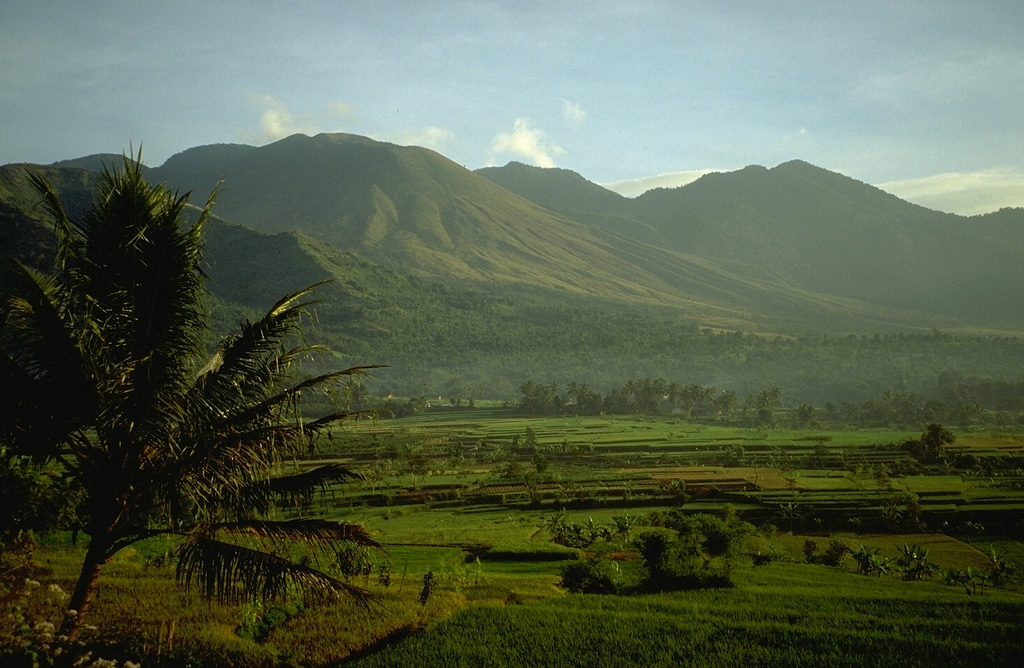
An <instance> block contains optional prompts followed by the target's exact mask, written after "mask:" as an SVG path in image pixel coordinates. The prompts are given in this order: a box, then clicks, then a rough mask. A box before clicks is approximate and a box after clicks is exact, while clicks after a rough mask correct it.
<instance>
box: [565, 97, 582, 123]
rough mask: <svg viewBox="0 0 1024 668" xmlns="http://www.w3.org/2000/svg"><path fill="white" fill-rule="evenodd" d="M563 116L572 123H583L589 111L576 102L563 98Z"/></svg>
mask: <svg viewBox="0 0 1024 668" xmlns="http://www.w3.org/2000/svg"><path fill="white" fill-rule="evenodd" d="M562 116H564V117H565V120H567V121H569V122H570V123H582V122H583V121H584V119H586V117H587V112H585V111H584V110H583V107H581V106H580V105H579V104H577V103H575V102H570V101H569V100H562Z"/></svg>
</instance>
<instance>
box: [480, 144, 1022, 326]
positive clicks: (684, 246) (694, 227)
mask: <svg viewBox="0 0 1024 668" xmlns="http://www.w3.org/2000/svg"><path fill="white" fill-rule="evenodd" d="M526 169H527V170H529V171H530V172H531V176H530V178H529V179H527V178H524V177H522V176H519V177H518V178H507V177H505V175H504V172H506V171H507V172H508V173H509V174H514V173H517V172H521V171H522V169H521V168H520V167H513V166H509V168H499V170H497V171H491V172H488V173H487V176H488V177H489V178H500V179H501V180H502V181H503V182H505V183H507V184H508V187H510V188H514V189H516V192H518V193H519V194H521V195H523V196H524V197H536V198H537V200H538V201H541V202H544V201H550V198H545V197H544V188H543V186H541V185H539V184H540V183H542V182H544V181H545V180H546V181H549V182H550V183H551V184H557V183H560V182H562V181H563V180H564V176H563V175H562V174H561V173H558V172H556V171H554V170H546V169H541V168H536V167H528V168H526ZM595 188H599V186H596V185H595ZM576 192H577V193H584V192H592V193H593V194H592V195H591V196H590V199H589V200H584V199H583V198H580V197H578V198H576V200H575V201H574V202H573V206H574V207H576V208H578V209H580V210H584V211H603V210H605V209H606V207H607V198H606V197H605V196H604V195H603V194H598V193H597V192H596V191H594V190H593V189H589V190H584V189H582V188H577V189H576ZM616 211H617V213H618V215H620V216H624V217H629V218H632V219H635V220H637V221H639V222H640V224H641V225H644V226H647V227H646V228H643V229H644V232H643V233H642V236H639V237H638V238H641V239H644V240H651V239H654V240H655V241H654V243H657V244H658V245H659V246H660V247H662V248H667V249H671V250H675V251H679V252H683V253H687V254H690V255H694V256H697V257H701V258H704V259H706V260H708V261H710V262H713V263H715V264H716V265H717V266H719V267H722V268H723V269H725V270H727V271H730V272H732V273H734V274H736V275H740V276H744V277H746V278H749V279H752V280H765V281H770V282H773V283H777V284H781V285H785V286H788V287H790V288H793V289H798V290H811V291H814V292H819V293H825V294H830V295H835V296H839V297H843V298H847V299H852V300H856V301H860V302H868V303H873V304H879V305H884V306H887V307H890V308H895V309H907V310H915V311H922V312H929V313H934V314H940V315H944V316H948V317H953V318H959V319H965V320H969V321H971V322H974V323H977V324H987V325H995V326H1011V327H1019V326H1021V325H1022V324H1024V290H1021V289H1019V288H1020V287H1024V263H1021V262H1020V258H1021V257H1024V244H1022V240H1024V210H1019V209H1017V210H1006V211H1003V212H999V213H997V214H990V215H988V216H979V217H972V218H966V217H962V216H955V215H952V214H946V213H941V212H937V211H932V210H929V209H925V208H923V207H920V206H917V205H914V204H910V203H908V202H905V201H903V200H900V199H899V198H897V197H895V196H894V195H891V194H889V193H886V192H884V191H882V190H880V189H878V188H875V187H873V186H870V185H867V184H864V183H861V182H858V181H856V180H854V179H851V178H849V177H846V176H843V175H841V174H837V173H834V172H830V171H828V170H825V169H821V168H819V167H815V166H813V165H810V164H808V163H806V162H802V161H799V160H795V161H791V162H787V163H783V164H781V165H778V166H776V167H774V168H771V169H767V168H765V167H760V166H751V167H747V168H744V169H742V170H739V171H736V172H728V173H713V174H708V175H705V176H703V177H701V178H700V179H698V180H697V181H695V182H693V183H690V184H687V185H685V186H681V187H678V188H672V189H664V188H662V189H655V190H651V191H648V192H646V193H644V194H643V195H641V196H639V197H637V198H636V199H635V200H630V201H629V204H628V206H625V207H621V206H620V207H619V208H618V209H617V210H616ZM620 229H622V230H623V231H625V229H626V228H620ZM651 230H653V233H654V236H653V237H652V234H651V232H650V231H651Z"/></svg>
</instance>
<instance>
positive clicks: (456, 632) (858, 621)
mask: <svg viewBox="0 0 1024 668" xmlns="http://www.w3.org/2000/svg"><path fill="white" fill-rule="evenodd" d="M738 580H739V585H738V586H737V587H736V588H734V589H730V590H715V591H696V592H677V593H671V594H660V595H653V596H637V597H617V596H608V597H601V596H586V595H573V596H559V597H553V598H550V599H547V600H544V601H541V602H539V603H536V604H533V605H525V606H513V605H505V606H485V607H477V608H472V609H468V610H463V611H461V612H458V613H456V614H455V615H453V616H452V617H451V618H449V619H447V620H445V621H443V622H440V623H438V624H437V625H435V626H432V627H430V628H428V629H426V630H425V631H423V632H420V633H418V634H415V635H413V636H412V637H411V638H410V639H408V640H406V641H404V642H401V643H398V644H396V645H394V646H392V647H389V648H387V649H386V650H384V651H382V652H380V653H378V654H376V655H374V656H371V657H366V658H364V659H362V660H359V661H357V662H355V663H354V664H353V665H356V666H360V667H368V666H398V665H410V666H411V665H416V666H424V667H428V666H445V667H451V666H508V667H513V666H553V667H559V666H566V667H568V666H630V667H635V666H702V667H703V666H741V665H742V666H783V665H784V666H815V667H820V666H858V667H863V666H922V665H942V666H944V667H951V666H1018V665H1021V663H1020V662H1021V660H1024V637H1022V636H1021V633H1020V629H1021V627H1020V623H1021V620H1022V619H1024V598H1022V597H1020V596H1016V595H1013V594H1004V593H999V594H993V595H988V596H986V597H984V598H980V597H979V598H969V597H966V596H964V595H963V594H957V593H954V592H952V591H951V590H949V589H948V588H945V587H942V586H940V585H935V584H929V583H903V582H895V581H892V580H878V579H877V578H865V577H862V576H857V575H854V574H851V573H846V572H842V571H834V570H832V569H827V568H824V567H816V566H806V565H797V564H775V565H772V566H770V567H768V568H762V569H752V568H751V569H747V570H746V571H745V572H743V573H741V574H740V576H739V578H738Z"/></svg>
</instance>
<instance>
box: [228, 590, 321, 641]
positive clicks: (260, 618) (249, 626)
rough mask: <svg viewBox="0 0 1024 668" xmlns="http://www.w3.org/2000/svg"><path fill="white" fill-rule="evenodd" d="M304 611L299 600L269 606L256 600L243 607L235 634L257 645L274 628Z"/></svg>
mask: <svg viewBox="0 0 1024 668" xmlns="http://www.w3.org/2000/svg"><path fill="white" fill-rule="evenodd" d="M305 609H306V606H305V604H303V602H302V601H299V600H293V601H286V602H283V603H281V604H279V605H271V606H267V605H265V604H264V603H263V602H262V601H260V600H258V599H255V600H252V601H250V602H249V603H248V604H246V605H245V606H243V608H242V613H241V620H240V622H239V624H238V627H237V628H236V629H235V633H237V634H238V635H239V637H241V638H245V639H247V640H252V641H254V642H258V643H263V642H266V640H267V637H268V636H269V635H270V632H271V631H272V630H273V629H274V627H276V626H277V625H279V624H283V623H285V622H287V621H288V620H290V619H293V618H295V617H298V616H299V615H301V614H302V613H303V612H304V611H305Z"/></svg>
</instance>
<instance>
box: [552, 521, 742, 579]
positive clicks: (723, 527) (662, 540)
mask: <svg viewBox="0 0 1024 668" xmlns="http://www.w3.org/2000/svg"><path fill="white" fill-rule="evenodd" d="M659 524H661V526H657V527H651V528H647V529H644V530H642V531H639V532H638V533H637V535H636V537H635V538H633V539H632V540H631V541H629V543H630V545H631V546H632V547H633V548H634V549H635V550H636V552H637V555H638V556H639V559H640V563H641V565H642V570H641V573H640V577H639V580H638V581H636V582H632V583H626V582H624V581H623V580H622V578H621V577H620V576H619V574H618V571H617V569H616V568H615V567H614V564H612V563H610V562H609V561H607V560H606V559H601V558H591V559H586V560H581V561H575V562H570V563H569V564H567V565H566V566H565V568H564V569H563V570H562V580H561V586H562V587H563V588H565V589H567V590H568V591H571V592H582V593H592V594H610V593H617V592H618V593H633V592H652V591H671V590H679V589H698V588H708V587H728V586H731V585H732V575H731V565H732V558H733V557H736V556H737V555H739V554H740V552H741V550H742V548H743V544H744V541H745V539H746V537H747V536H748V535H750V534H751V533H753V531H754V527H753V526H752V525H750V524H749V523H747V522H744V521H743V520H741V519H739V518H738V517H737V516H736V515H735V513H732V512H726V513H725V514H724V515H723V516H718V515H709V514H703V513H702V514H696V515H687V514H684V513H682V512H680V511H678V510H676V511H671V512H669V513H668V514H667V515H666V516H665V517H664V521H663V522H659Z"/></svg>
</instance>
